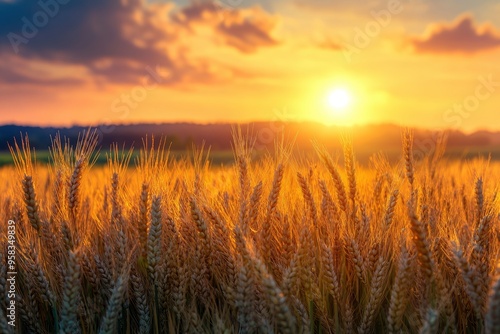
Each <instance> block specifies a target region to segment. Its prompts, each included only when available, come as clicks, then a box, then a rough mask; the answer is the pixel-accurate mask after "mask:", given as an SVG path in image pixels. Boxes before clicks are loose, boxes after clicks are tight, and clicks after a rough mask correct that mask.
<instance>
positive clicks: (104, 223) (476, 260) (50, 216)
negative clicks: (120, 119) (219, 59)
mask: <svg viewBox="0 0 500 334" xmlns="http://www.w3.org/2000/svg"><path fill="white" fill-rule="evenodd" d="M234 137H235V138H234V147H235V152H234V158H232V159H231V158H230V157H229V154H228V152H224V154H223V155H221V158H220V159H221V161H228V162H230V161H234V163H233V164H231V165H230V166H225V167H222V168H210V167H209V164H207V161H208V160H207V157H206V155H205V153H204V152H203V151H202V150H198V151H195V152H194V153H193V157H194V158H191V159H186V158H182V155H179V156H177V157H176V154H169V152H168V151H166V150H165V143H162V142H160V143H157V144H156V146H154V147H152V146H151V145H150V146H148V147H145V148H144V149H143V150H142V151H141V152H140V153H134V154H135V157H137V158H138V165H137V166H136V167H135V168H128V167H127V166H128V165H129V162H130V160H132V159H134V158H135V157H132V156H131V154H128V153H126V152H121V151H119V150H116V149H112V150H111V151H108V157H109V160H108V162H107V163H106V164H103V163H101V164H100V165H99V164H98V165H96V166H95V168H89V167H90V165H92V164H93V163H95V161H93V158H92V152H93V151H94V149H95V145H96V138H95V137H94V136H92V134H89V133H87V134H86V136H84V137H82V139H81V140H80V141H79V143H78V144H77V146H76V147H74V148H72V147H70V146H68V145H65V144H64V143H62V142H61V141H60V140H56V141H55V142H54V146H53V150H52V160H53V161H54V164H53V165H52V166H50V168H49V167H47V166H44V165H43V164H40V165H38V166H36V167H35V166H34V165H33V161H32V158H31V156H32V155H31V153H30V150H29V143H27V142H25V143H24V145H21V147H19V148H18V150H17V152H16V154H15V161H16V167H14V166H8V167H4V168H2V169H0V179H2V180H3V182H2V184H0V192H1V193H2V197H1V199H0V217H2V218H1V220H2V222H3V223H2V224H0V235H1V236H2V243H3V246H1V247H0V253H1V256H0V258H1V261H0V295H2V296H5V295H6V289H7V286H6V281H5V279H4V278H5V277H6V272H7V267H6V260H5V259H6V255H7V253H6V250H7V235H8V234H7V223H6V222H7V221H8V220H9V219H12V220H13V221H15V223H16V238H17V249H18V253H17V254H18V255H17V265H18V268H17V272H18V273H19V274H18V276H17V280H18V281H17V283H16V284H17V289H18V290H17V291H18V296H17V298H16V302H17V305H18V308H17V312H18V322H17V327H16V330H17V332H18V333H21V332H23V333H24V332H28V331H31V332H61V333H79V332H81V333H94V332H99V333H113V332H115V331H117V332H119V333H125V332H130V333H160V332H183V333H184V332H186V333H257V332H258V333H274V332H280V333H312V332H315V333H330V332H337V333H338V332H342V333H370V332H377V333H382V332H384V333H385V332H388V333H399V332H401V331H402V332H404V333H418V332H420V333H443V332H449V333H465V332H469V333H481V332H483V331H484V332H486V333H497V332H498V331H499V330H500V314H499V313H500V306H499V305H500V281H498V280H497V276H496V274H497V262H498V256H499V254H500V230H499V225H498V223H499V199H498V197H497V191H498V180H499V179H500V163H498V162H494V161H492V162H489V161H488V160H487V159H474V160H470V161H461V160H460V159H446V158H443V157H442V154H444V150H443V147H442V146H438V147H437V150H435V151H434V152H433V154H432V155H430V156H427V157H426V158H425V159H423V160H419V161H416V160H415V159H414V155H415V152H414V151H413V148H412V143H413V138H412V134H411V133H410V132H405V133H404V136H403V145H402V147H403V148H402V149H401V152H400V153H399V156H400V158H399V159H397V161H398V163H391V162H390V161H388V160H387V159H386V158H385V157H384V155H375V156H373V157H372V159H371V160H370V161H369V162H368V161H367V162H366V163H363V164H359V162H358V161H359V158H358V154H357V152H358V151H360V152H361V155H363V152H364V150H363V148H357V147H356V148H355V151H354V148H353V147H352V144H351V141H350V140H349V139H348V138H344V141H343V150H341V151H335V152H328V151H327V150H325V149H324V148H322V147H321V146H319V145H317V147H315V148H314V149H311V152H314V155H315V156H314V158H313V157H311V158H306V157H305V156H309V155H310V154H309V153H308V154H299V155H294V154H292V152H293V147H292V146H291V145H287V144H286V143H283V142H281V143H278V145H277V146H276V150H275V151H274V152H273V153H272V154H261V155H260V156H259V157H258V159H256V161H253V158H252V157H254V154H253V153H252V150H251V145H250V144H249V141H248V139H246V138H244V137H243V136H241V134H240V133H238V132H236V133H235V136H234ZM392 154H397V152H393V153H391V155H390V157H389V158H390V160H396V159H395V158H393V157H392ZM387 155H389V154H387ZM452 155H453V152H452ZM473 155H475V154H473ZM39 156H40V155H39ZM45 156H46V157H48V154H46V155H45ZM102 156H105V154H102ZM225 159H228V160H225ZM364 159H365V158H363V160H364ZM366 160H368V159H367V158H366ZM339 161H340V162H339ZM130 164H131V163H130ZM131 165H132V164H131ZM224 165H226V164H224ZM0 310H1V311H0V332H2V333H3V332H5V333H9V332H10V329H11V327H8V325H7V318H6V314H8V313H7V300H6V298H2V299H1V300H0Z"/></svg>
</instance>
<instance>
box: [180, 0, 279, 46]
mask: <svg viewBox="0 0 500 334" xmlns="http://www.w3.org/2000/svg"><path fill="white" fill-rule="evenodd" d="M174 22H177V23H178V24H180V25H182V26H184V27H186V28H188V29H193V27H194V26H195V25H196V24H202V25H205V26H208V27H209V28H210V29H212V33H213V34H214V36H215V37H218V38H219V39H220V40H222V41H223V42H224V43H225V44H226V45H228V46H231V47H233V48H235V49H237V50H239V51H240V52H243V53H253V52H256V51H257V50H258V49H259V48H262V47H269V46H274V45H277V44H278V42H277V41H276V40H275V39H274V38H273V37H272V31H273V29H274V28H275V26H276V23H277V22H276V19H275V18H273V17H271V16H270V15H268V14H267V13H266V12H264V11H263V10H261V9H260V8H259V7H252V8H247V9H234V8H227V7H223V6H221V5H218V4H217V3H215V2H194V3H192V4H191V5H189V6H187V7H185V8H184V9H183V10H182V11H180V12H179V13H178V14H176V15H175V16H174Z"/></svg>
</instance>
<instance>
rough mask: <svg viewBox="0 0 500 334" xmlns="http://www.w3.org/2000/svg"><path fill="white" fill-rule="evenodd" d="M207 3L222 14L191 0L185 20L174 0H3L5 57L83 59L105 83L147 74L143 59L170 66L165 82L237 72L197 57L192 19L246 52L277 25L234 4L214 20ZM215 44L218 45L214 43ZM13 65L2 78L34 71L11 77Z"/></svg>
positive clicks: (0, 40) (69, 62)
mask: <svg viewBox="0 0 500 334" xmlns="http://www.w3.org/2000/svg"><path fill="white" fill-rule="evenodd" d="M197 6H198V7H199V8H198V7H197ZM207 6H212V7H208V8H210V10H211V12H212V15H220V12H221V8H216V6H215V5H214V4H213V3H207V2H203V3H197V4H191V5H188V6H187V7H184V8H182V9H181V10H180V13H183V14H184V16H185V18H186V19H187V21H186V22H181V21H179V20H178V19H177V16H178V15H179V14H178V13H179V11H177V13H176V12H175V8H174V5H173V4H172V3H166V4H150V3H147V2H145V1H142V0H108V1H102V0H86V1H76V0H40V1H30V0H18V1H13V2H5V1H0V22H2V24H1V25H0V57H2V58H4V59H5V58H6V57H7V56H9V57H11V59H13V58H12V57H16V58H17V60H18V62H23V61H27V62H30V63H31V64H37V63H39V64H42V63H50V64H53V65H57V64H59V65H61V66H76V67H80V68H83V69H85V71H86V72H87V76H88V77H90V78H91V79H92V80H96V81H98V82H100V83H102V82H115V83H116V82H118V83H137V82H139V81H140V80H142V79H143V78H144V76H145V75H146V74H147V72H146V71H145V68H146V67H151V68H160V69H161V70H162V71H163V72H164V73H168V75H167V76H166V77H165V80H163V83H164V84H179V83H185V82H188V81H193V82H214V81H217V80H221V79H224V78H227V77H228V76H231V75H232V74H231V73H232V69H230V68H225V69H224V68H221V67H222V65H220V64H219V65H218V64H217V62H216V61H215V62H214V63H213V64H211V65H210V66H208V65H207V61H208V60H207V59H203V58H199V57H197V55H196V53H197V52H196V50H195V48H194V47H191V46H190V45H186V43H185V37H186V35H189V34H191V35H193V34H194V33H195V32H194V31H193V30H190V23H191V22H192V21H203V22H204V24H205V25H207V26H208V27H209V28H210V29H212V30H213V31H214V32H215V33H216V35H217V36H219V38H222V41H223V42H224V43H223V44H224V45H225V46H229V47H232V48H236V49H238V50H240V51H241V52H244V53H249V52H255V51H257V50H258V49H259V48H261V47H265V46H271V45H274V44H275V43H276V42H275V41H274V40H273V39H272V38H271V37H270V30H271V29H272V28H273V27H274V26H273V24H272V22H271V21H270V20H269V19H268V18H267V16H266V14H265V12H263V11H259V10H257V9H253V10H244V9H241V10H240V9H234V10H231V11H230V12H229V13H228V20H224V21H225V22H226V23H224V22H222V20H221V17H220V16H219V17H218V20H216V21H215V20H214V21H206V20H204V19H203V17H202V16H203V15H204V14H200V13H203V12H205V11H206V8H207ZM200 10H201V11H200ZM197 11H198V12H197ZM200 15H201V16H200ZM224 45H222V46H224ZM211 47H220V45H218V44H217V43H212V45H211ZM217 67H219V68H217ZM2 71H3V72H6V69H3V70H2ZM228 71H229V72H231V73H229V74H228ZM15 73H20V72H19V71H16V70H15V69H12V70H9V76H8V77H9V78H10V79H5V78H3V77H2V78H0V81H4V82H6V81H7V80H10V81H11V82H14V81H16V80H29V78H30V76H26V74H22V75H21V74H19V75H18V77H19V78H18V79H15V80H14V78H15ZM220 73H222V75H220ZM67 75H68V76H71V73H68V74H67ZM234 75H237V73H236V72H234ZM67 79H68V80H71V79H72V78H71V77H69V78H67ZM61 80H66V79H63V78H61ZM16 82H18V81H16ZM33 82H34V83H35V82H38V81H37V80H33ZM42 82H43V80H42Z"/></svg>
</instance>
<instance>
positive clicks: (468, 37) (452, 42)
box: [411, 15, 500, 53]
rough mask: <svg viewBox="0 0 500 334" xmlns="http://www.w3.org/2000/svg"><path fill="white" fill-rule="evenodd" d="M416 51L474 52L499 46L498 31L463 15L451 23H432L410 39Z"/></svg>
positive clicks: (499, 37) (499, 34) (499, 36)
mask: <svg viewBox="0 0 500 334" xmlns="http://www.w3.org/2000/svg"><path fill="white" fill-rule="evenodd" d="M411 44H412V45H413V47H414V49H415V51H416V52H418V53H476V52H481V51H484V50H489V49H493V48H496V47H498V46H500V33H498V32H497V31H495V29H494V28H493V27H491V26H489V25H483V26H481V27H476V26H475V25H474V22H473V19H472V17H470V16H469V15H464V16H461V17H459V18H458V19H457V20H456V21H455V22H454V23H453V24H451V25H446V24H434V25H432V26H431V27H430V29H429V33H428V34H427V35H426V36H425V37H422V38H413V39H411Z"/></svg>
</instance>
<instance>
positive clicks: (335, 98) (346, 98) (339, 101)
mask: <svg viewBox="0 0 500 334" xmlns="http://www.w3.org/2000/svg"><path fill="white" fill-rule="evenodd" d="M351 103H352V96H351V93H350V92H349V91H348V90H347V89H345V88H336V89H333V90H331V91H330V92H329V93H328V95H327V104H328V107H329V108H330V109H331V110H332V111H334V112H335V113H345V112H346V111H347V109H348V107H349V106H350V105H351Z"/></svg>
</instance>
